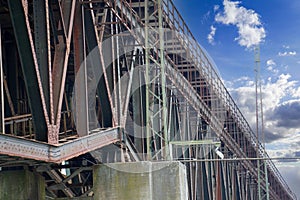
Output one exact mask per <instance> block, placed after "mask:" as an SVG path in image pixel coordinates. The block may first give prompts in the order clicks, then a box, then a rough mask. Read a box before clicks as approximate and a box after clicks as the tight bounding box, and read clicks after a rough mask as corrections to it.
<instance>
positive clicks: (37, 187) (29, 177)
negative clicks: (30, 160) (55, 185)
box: [0, 170, 45, 200]
mask: <svg viewBox="0 0 300 200" xmlns="http://www.w3.org/2000/svg"><path fill="white" fill-rule="evenodd" d="M8 199H18V200H28V199H39V200H43V199H45V180H44V178H43V177H42V176H40V175H38V174H34V173H33V172H30V171H28V170H20V171H0V200H8Z"/></svg>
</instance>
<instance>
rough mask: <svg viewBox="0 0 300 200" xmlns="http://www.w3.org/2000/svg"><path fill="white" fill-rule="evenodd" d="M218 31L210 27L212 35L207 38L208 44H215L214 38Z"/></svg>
mask: <svg viewBox="0 0 300 200" xmlns="http://www.w3.org/2000/svg"><path fill="white" fill-rule="evenodd" d="M216 30H217V29H216V27H214V26H210V33H209V34H208V36H207V39H208V42H209V43H210V44H214V37H215V34H216Z"/></svg>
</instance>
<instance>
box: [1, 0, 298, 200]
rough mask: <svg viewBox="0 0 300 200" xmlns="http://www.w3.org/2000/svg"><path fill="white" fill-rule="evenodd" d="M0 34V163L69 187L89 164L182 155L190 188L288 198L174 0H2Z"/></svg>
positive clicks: (87, 173) (80, 189)
mask: <svg viewBox="0 0 300 200" xmlns="http://www.w3.org/2000/svg"><path fill="white" fill-rule="evenodd" d="M0 35H1V37H0V38H1V40H0V47H1V48H0V65H1V126H0V128H1V133H2V134H0V138H1V139H0V167H1V168H0V169H1V171H5V170H16V169H20V168H26V169H29V170H31V171H34V172H37V173H40V174H42V175H43V176H44V177H45V179H46V183H47V185H46V188H45V190H46V194H47V196H48V197H52V198H60V197H69V198H74V197H89V196H92V195H93V181H92V170H91V169H92V166H93V165H95V164H99V163H109V162H133V161H143V160H150V161H159V160H180V161H182V162H183V163H184V164H185V165H186V169H187V179H188V189H189V199H258V198H259V197H261V198H265V199H267V197H268V196H269V197H270V199H276V200H277V199H278V200H285V199H296V197H295V195H294V194H293V192H292V191H291V190H290V189H289V187H288V185H287V183H286V182H285V181H284V179H283V178H282V176H281V175H280V173H279V172H278V170H277V169H276V167H275V166H274V164H273V162H272V161H271V160H270V158H269V157H268V155H267V153H266V151H265V150H264V148H263V146H262V144H261V143H260V142H258V140H257V137H256V134H254V132H253V131H252V130H251V128H250V126H249V124H248V123H247V121H246V120H245V118H244V117H243V114H242V113H241V112H240V110H239V108H238V107H237V105H236V104H235V102H234V100H233V99H232V97H231V96H230V94H229V92H228V91H227V90H226V88H225V86H224V84H223V83H222V81H221V78H220V76H219V74H218V73H217V71H216V67H215V66H214V64H213V61H212V60H211V59H210V58H209V56H208V54H207V53H206V52H205V51H204V50H203V48H201V46H200V45H199V44H198V43H197V42H196V41H195V40H194V37H193V35H192V33H191V32H190V30H189V28H188V27H187V25H186V23H185V22H184V20H183V18H182V17H181V15H180V13H179V12H178V10H177V9H176V7H175V6H174V4H173V3H172V1H171V0H44V1H40V0H14V1H13V0H0ZM216 149H217V150H216ZM220 152H221V157H222V156H224V159H223V160H222V159H220V157H219V156H218V154H219V155H220ZM257 160H261V162H258V161H257ZM265 169H266V170H265ZM266 172H267V173H266ZM258 185H260V187H258ZM259 191H260V195H258V192H259Z"/></svg>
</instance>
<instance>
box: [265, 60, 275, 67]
mask: <svg viewBox="0 0 300 200" xmlns="http://www.w3.org/2000/svg"><path fill="white" fill-rule="evenodd" d="M267 66H276V63H275V62H274V60H272V59H270V60H267Z"/></svg>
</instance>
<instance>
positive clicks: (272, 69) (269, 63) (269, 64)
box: [266, 59, 279, 74]
mask: <svg viewBox="0 0 300 200" xmlns="http://www.w3.org/2000/svg"><path fill="white" fill-rule="evenodd" d="M266 64H267V70H268V71H270V72H273V73H274V74H278V73H279V70H278V69H276V68H275V67H276V66H277V64H276V63H275V61H274V60H272V59H269V60H267V62H266Z"/></svg>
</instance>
